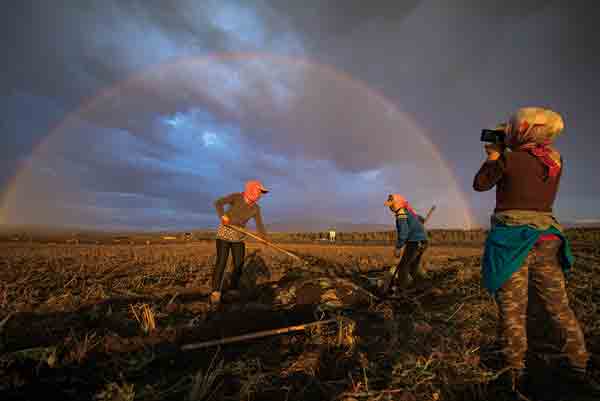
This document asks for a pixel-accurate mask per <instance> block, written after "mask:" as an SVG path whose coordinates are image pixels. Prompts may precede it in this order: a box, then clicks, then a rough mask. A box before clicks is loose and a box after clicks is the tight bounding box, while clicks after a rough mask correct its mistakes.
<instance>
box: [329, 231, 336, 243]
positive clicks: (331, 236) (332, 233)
mask: <svg viewBox="0 0 600 401" xmlns="http://www.w3.org/2000/svg"><path fill="white" fill-rule="evenodd" d="M329 241H331V242H333V241H335V228H330V229H329Z"/></svg>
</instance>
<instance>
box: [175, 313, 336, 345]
mask: <svg viewBox="0 0 600 401" xmlns="http://www.w3.org/2000/svg"><path fill="white" fill-rule="evenodd" d="M336 322H337V323H338V324H342V319H340V318H336V319H327V320H319V321H316V322H312V323H305V324H298V325H294V326H287V327H281V328H279V329H272V330H264V331H258V332H255V333H249V334H242V335H239V336H233V337H225V338H221V339H218V340H210V341H204V342H201V343H193V344H186V345H183V346H182V347H181V350H182V351H189V350H192V349H198V348H206V347H212V346H214V345H223V344H231V343H235V342H239V341H245V340H253V339H256V338H263V337H269V336H274V335H278V334H286V333H291V332H294V331H301V330H305V329H309V328H311V327H315V326H320V325H324V324H329V323H336Z"/></svg>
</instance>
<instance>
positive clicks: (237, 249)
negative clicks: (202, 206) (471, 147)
mask: <svg viewBox="0 0 600 401" xmlns="http://www.w3.org/2000/svg"><path fill="white" fill-rule="evenodd" d="M268 192H269V191H268V190H267V189H266V188H265V187H264V186H263V185H262V184H261V183H260V181H248V182H246V185H245V189H244V192H242V193H232V194H229V195H227V196H224V197H222V198H219V199H218V200H217V201H216V202H215V208H216V209H217V215H218V216H219V219H220V220H221V224H220V225H219V227H218V229H217V240H216V246H217V262H216V264H215V270H214V273H213V278H212V292H211V294H210V300H211V302H212V303H218V302H219V301H220V299H221V291H222V288H221V287H222V285H223V279H224V276H225V270H226V268H227V259H228V258H229V250H231V253H232V257H233V265H234V269H233V276H232V285H231V286H232V288H237V287H238V284H239V280H240V277H241V275H242V268H243V266H244V256H245V251H246V247H245V244H244V239H245V235H244V234H241V233H240V232H239V231H236V230H235V229H233V228H231V227H229V225H230V224H233V225H237V226H240V227H245V226H246V223H247V222H248V220H250V219H251V218H254V221H255V222H256V229H257V231H258V233H259V235H260V236H261V237H263V238H264V237H266V231H265V227H264V225H263V221H262V215H261V211H260V207H259V206H258V201H259V199H260V198H261V197H262V195H264V194H266V193H268ZM226 205H229V208H228V210H227V211H225V206H226Z"/></svg>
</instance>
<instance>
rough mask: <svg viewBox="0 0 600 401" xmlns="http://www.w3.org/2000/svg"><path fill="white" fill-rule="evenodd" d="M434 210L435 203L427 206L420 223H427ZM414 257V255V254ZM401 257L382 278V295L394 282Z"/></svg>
mask: <svg viewBox="0 0 600 401" xmlns="http://www.w3.org/2000/svg"><path fill="white" fill-rule="evenodd" d="M434 210H435V205H433V206H431V207H430V208H429V211H428V212H427V215H426V216H425V218H424V219H423V221H422V223H423V225H425V224H427V221H428V220H429V218H430V217H431V214H432V213H433V211H434ZM415 257H416V255H415ZM402 262H403V260H402V257H401V258H400V261H398V265H396V269H395V270H394V272H393V273H392V275H391V276H389V277H388V278H384V282H383V295H384V296H385V295H386V294H387V292H388V290H389V289H390V287H391V285H392V283H393V282H394V280H396V276H397V275H398V272H399V271H400V263H402ZM407 263H410V262H409V261H407Z"/></svg>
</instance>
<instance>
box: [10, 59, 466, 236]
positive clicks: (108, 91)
mask: <svg viewBox="0 0 600 401" xmlns="http://www.w3.org/2000/svg"><path fill="white" fill-rule="evenodd" d="M226 61H234V62H239V61H268V62H270V63H274V64H275V65H288V64H293V65H294V66H300V67H303V68H311V69H316V70H318V72H319V73H321V74H325V75H326V76H328V77H332V78H334V79H336V80H339V81H342V82H343V83H344V84H345V85H348V86H350V87H352V89H356V90H358V91H359V92H360V93H364V94H365V95H366V96H368V97H369V98H370V99H373V100H374V101H375V102H377V103H378V104H380V105H381V107H382V108H383V109H384V110H386V111H387V112H388V113H393V114H395V115H401V116H402V117H403V118H405V119H408V120H409V121H411V123H412V124H414V125H415V127H417V124H416V123H415V122H414V120H413V119H412V118H410V117H409V116H408V115H407V114H406V113H403V112H401V111H400V110H399V109H398V107H397V106H396V105H395V104H394V102H392V101H391V100H389V99H387V98H386V97H385V96H384V95H383V94H381V93H380V92H379V91H377V90H375V89H373V88H371V87H369V86H368V85H367V84H366V83H364V82H363V81H361V80H358V79H356V78H353V77H352V76H350V75H349V74H347V73H346V72H343V71H340V70H337V69H334V68H333V67H331V66H329V65H325V64H321V63H316V62H314V61H311V60H307V59H303V58H298V57H290V56H281V55H273V54H268V53H215V54H210V55H204V56H195V57H184V58H179V59H175V60H172V61H169V62H165V63H161V64H159V65H158V66H153V67H150V68H149V69H146V70H144V71H142V72H139V71H138V72H136V73H134V74H132V75H130V76H129V77H127V78H126V79H124V80H122V81H120V82H118V83H117V84H115V85H112V86H110V87H106V88H104V89H102V90H100V91H99V92H98V93H96V94H94V95H93V96H91V97H89V98H87V99H86V100H85V101H83V102H82V104H81V106H80V107H79V108H77V109H76V110H74V111H72V112H71V113H69V114H68V115H67V116H66V117H65V118H64V119H63V120H62V121H60V122H59V123H58V124H57V125H56V126H55V127H53V128H52V129H51V130H50V131H49V132H48V134H47V135H44V136H43V137H42V139H41V140H40V141H39V142H38V143H36V145H35V146H34V147H33V150H32V152H31V154H30V157H29V158H28V161H26V162H24V163H23V164H22V165H21V166H20V167H19V169H18V170H17V172H16V173H15V174H14V176H13V177H12V178H11V180H10V181H9V183H8V184H7V185H6V187H5V190H4V191H3V192H2V193H0V224H3V223H7V222H9V221H10V215H11V206H10V205H11V202H16V193H17V188H18V187H19V184H20V182H21V180H22V177H23V176H25V174H26V173H27V171H28V169H29V168H31V165H32V164H33V162H34V161H35V160H36V158H39V157H43V154H44V151H45V150H46V149H47V148H48V146H49V144H50V143H51V140H52V138H53V136H54V135H56V133H58V132H61V131H62V130H63V129H64V128H65V127H67V126H69V124H71V123H72V122H74V121H75V119H76V118H77V116H80V115H82V114H83V113H86V112H91V111H92V110H94V109H95V108H96V107H97V106H98V105H99V103H100V102H101V101H103V100H107V99H110V98H111V97H113V96H116V95H118V94H119V92H120V91H121V89H122V88H124V87H126V86H128V85H131V84H134V83H143V82H144V81H145V80H148V79H150V78H151V77H153V76H161V75H162V76H164V75H166V74H167V72H169V71H173V70H175V71H176V70H177V69H180V68H183V69H191V68H194V69H197V68H199V67H201V66H203V65H207V64H209V63H215V62H226ZM157 74H161V75H157ZM418 132H419V135H420V138H419V139H420V140H421V141H422V142H423V144H424V145H425V146H426V147H427V148H429V149H430V150H431V156H432V158H433V159H434V160H435V161H436V162H437V163H438V164H439V166H440V167H441V168H442V169H443V171H445V172H446V174H447V179H448V185H449V187H451V188H453V189H454V191H455V193H456V201H457V202H458V203H459V205H457V207H456V208H455V210H457V211H458V210H460V213H461V214H462V218H463V221H464V228H467V229H468V228H472V227H473V226H474V224H473V222H474V218H473V214H472V211H471V208H470V206H469V202H468V201H467V196H466V194H465V193H464V191H462V190H461V189H460V186H459V185H458V179H457V177H456V175H455V174H454V173H453V172H452V169H451V168H450V166H449V164H448V162H447V161H446V160H445V159H444V158H443V157H442V154H441V152H440V149H439V148H438V147H437V146H436V145H435V144H434V143H433V142H432V141H431V140H430V139H429V137H428V136H427V135H426V134H425V132H424V129H423V128H421V127H419V130H418Z"/></svg>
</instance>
